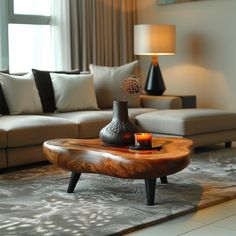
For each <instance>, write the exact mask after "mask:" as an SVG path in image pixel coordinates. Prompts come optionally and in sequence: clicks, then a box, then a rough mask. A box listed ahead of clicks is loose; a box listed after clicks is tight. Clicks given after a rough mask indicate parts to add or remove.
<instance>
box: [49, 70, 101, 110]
mask: <svg viewBox="0 0 236 236" xmlns="http://www.w3.org/2000/svg"><path fill="white" fill-rule="evenodd" d="M50 76H51V79H52V84H53V90H54V95H55V102H56V108H57V111H58V112H68V111H76V110H98V106H97V100H96V95H95V91H94V86H93V76H92V75H91V74H84V75H81V74H79V75H68V74H56V73H50Z"/></svg>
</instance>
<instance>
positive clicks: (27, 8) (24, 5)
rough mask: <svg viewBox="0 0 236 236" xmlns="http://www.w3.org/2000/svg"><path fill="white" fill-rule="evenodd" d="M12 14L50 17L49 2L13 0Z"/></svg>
mask: <svg viewBox="0 0 236 236" xmlns="http://www.w3.org/2000/svg"><path fill="white" fill-rule="evenodd" d="M13 11H14V14H23V15H42V16H50V15H51V12H50V0H33V4H32V0H14V9H13Z"/></svg>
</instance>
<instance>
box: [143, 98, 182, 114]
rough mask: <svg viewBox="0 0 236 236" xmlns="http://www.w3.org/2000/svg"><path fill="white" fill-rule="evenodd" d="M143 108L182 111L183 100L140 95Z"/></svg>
mask: <svg viewBox="0 0 236 236" xmlns="http://www.w3.org/2000/svg"><path fill="white" fill-rule="evenodd" d="M140 101H141V105H142V107H145V108H156V109H160V110H164V109H181V108H182V100H181V98H179V97H173V96H151V95H140Z"/></svg>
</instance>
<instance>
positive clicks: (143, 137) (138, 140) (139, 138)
mask: <svg viewBox="0 0 236 236" xmlns="http://www.w3.org/2000/svg"><path fill="white" fill-rule="evenodd" d="M134 137H135V146H136V147H142V148H145V147H147V148H150V147H152V134H150V133H136V134H134Z"/></svg>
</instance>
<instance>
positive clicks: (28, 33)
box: [8, 0, 53, 73]
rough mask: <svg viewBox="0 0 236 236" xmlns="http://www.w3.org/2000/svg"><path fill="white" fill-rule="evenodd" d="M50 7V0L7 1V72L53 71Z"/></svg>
mask: <svg viewBox="0 0 236 236" xmlns="http://www.w3.org/2000/svg"><path fill="white" fill-rule="evenodd" d="M40 3H41V4H40ZM50 7H51V6H50V0H33V1H32V0H10V4H9V13H10V15H9V24H8V48H9V69H10V72H12V73H15V72H27V71H29V70H30V69H31V68H39V69H50V68H52V66H53V65H52V58H51V56H50V55H51V52H50V49H51V34H50V16H49V15H50Z"/></svg>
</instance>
